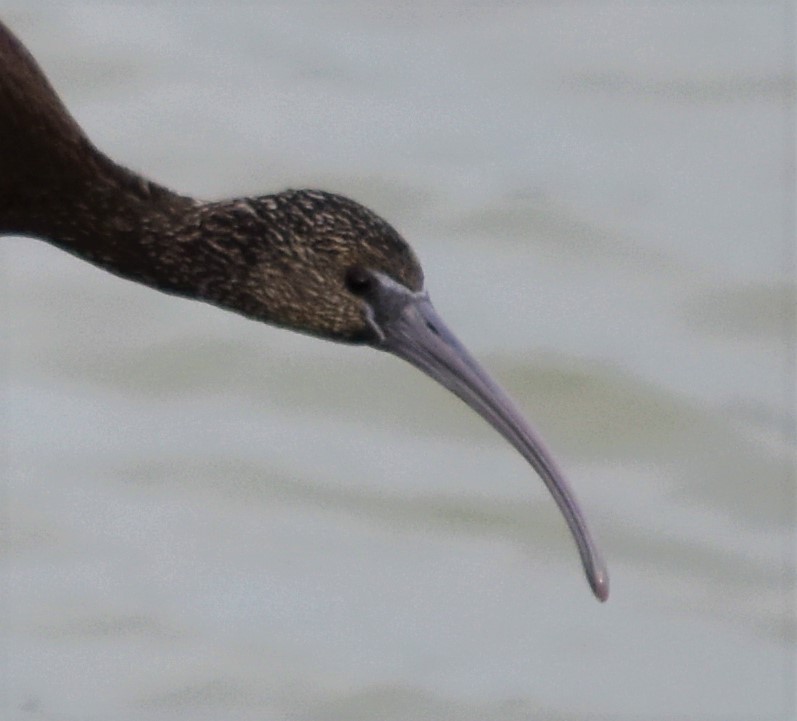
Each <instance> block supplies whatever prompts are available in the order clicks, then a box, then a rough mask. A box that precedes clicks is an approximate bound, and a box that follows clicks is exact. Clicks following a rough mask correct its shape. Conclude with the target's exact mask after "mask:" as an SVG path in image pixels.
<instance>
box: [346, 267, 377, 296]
mask: <svg viewBox="0 0 797 721" xmlns="http://www.w3.org/2000/svg"><path fill="white" fill-rule="evenodd" d="M373 286H374V277H373V276H372V275H371V274H370V273H369V272H368V271H367V270H366V269H365V268H363V267H362V266H359V265H354V266H352V267H351V268H349V269H348V271H346V287H347V288H348V289H349V291H351V292H352V293H353V294H354V295H365V294H366V293H367V292H368V291H369V290H371V289H372V288H373Z"/></svg>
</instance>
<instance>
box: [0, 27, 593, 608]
mask: <svg viewBox="0 0 797 721" xmlns="http://www.w3.org/2000/svg"><path fill="white" fill-rule="evenodd" d="M0 234H17V235H28V236H33V237H36V238H41V239H43V240H46V241H47V242H49V243H51V244H53V245H55V246H58V247H59V248H62V249H64V250H66V251H68V252H69V253H72V254H74V255H77V256H79V257H81V258H83V259H85V260H87V261H89V262H91V263H94V264H95V265H98V266H100V267H101V268H104V269H106V270H108V271H110V272H112V273H115V274H116V275H119V276H122V277H124V278H129V279H130V280H133V281H136V282H139V283H143V284H145V285H148V286H151V287H153V288H157V289H158V290H162V291H165V292H167V293H173V294H176V295H181V296H185V297H188V298H195V299H197V300H202V301H207V302H209V303H213V304H215V305H218V306H221V307H224V308H228V309H230V310H233V311H235V312H237V313H241V314H243V315H245V316H248V317H250V318H254V319H256V320H261V321H265V322H267V323H272V324H275V325H280V326H284V327H287V328H291V329H293V330H297V331H301V332H304V333H310V334H313V335H317V336H320V337H323V338H327V339H329V340H336V341H346V342H357V343H367V344H368V345H371V346H373V347H375V348H378V349H380V350H385V351H388V352H390V353H393V354H394V355H397V356H399V357H401V358H403V359H404V360H407V361H408V362H410V363H412V364H413V365H415V366H416V367H418V368H419V369H421V370H422V371H423V372H424V373H427V374H428V375H430V376H431V377H433V378H434V379H435V380H437V381H438V382H440V383H441V384H442V385H444V386H445V387H447V388H448V389H449V390H451V391H452V392H453V393H455V394H456V395H458V396H459V397H460V398H462V399H463V400H464V401H465V402H466V403H468V405H470V406H471V407H472V408H474V409H475V410H476V411H477V412H478V413H480V414H481V415H482V416H483V417H484V418H485V419H486V420H487V421H488V422H489V423H490V424H491V425H493V426H494V427H495V428H496V429H497V430H498V431H499V432H500V433H501V434H502V435H503V436H504V437H505V438H507V440H509V442H510V443H512V444H513V445H514V446H515V448H517V450H518V451H520V453H521V454H522V455H523V456H524V457H525V458H526V459H527V460H528V461H529V463H530V464H531V465H532V466H533V467H534V468H535V469H536V471H537V472H538V473H539V474H540V476H541V477H542V479H543V481H544V482H545V484H546V485H547V486H548V489H549V490H550V492H551V494H552V495H553V497H554V499H555V500H556V502H557V504H558V505H559V508H560V510H561V511H562V513H563V514H564V516H565V519H566V520H567V522H568V524H569V526H570V530H571V532H572V533H573V536H574V539H575V540H576V543H577V545H578V549H579V553H580V555H581V560H582V563H583V564H584V568H585V571H586V573H587V577H588V580H589V582H590V585H591V586H592V589H593V592H594V593H595V595H596V596H597V597H598V598H600V599H601V600H605V598H606V597H607V595H608V576H607V574H606V570H605V567H604V566H603V562H602V560H601V559H600V556H599V554H598V552H597V550H596V548H595V546H594V544H593V542H592V540H591V538H590V535H589V532H588V530H587V527H586V523H585V521H584V519H583V517H582V515H581V511H580V510H579V508H578V506H577V504H576V502H575V500H574V498H573V497H572V495H571V493H570V490H569V488H568V487H567V484H566V483H565V480H564V477H563V476H562V474H561V472H560V471H559V470H558V468H557V467H556V464H555V463H554V461H553V459H552V458H551V456H550V454H549V453H548V451H547V450H546V449H545V447H544V446H543V444H542V442H541V441H540V440H539V438H538V437H537V436H536V434H535V433H534V431H533V430H532V429H531V428H530V427H529V426H528V424H527V423H526V422H525V421H524V419H523V418H522V416H521V415H520V413H519V411H518V410H517V408H515V406H514V405H513V404H512V402H511V401H510V399H509V398H508V397H507V396H506V394H505V393H504V392H503V391H502V390H501V389H500V388H499V387H498V386H497V384H496V383H495V382H494V381H493V380H492V379H491V378H490V377H489V376H488V375H487V373H486V372H485V371H484V370H483V369H482V368H481V366H480V365H479V364H478V363H477V362H476V361H475V360H474V359H473V358H472V357H471V356H470V355H469V354H468V352H467V351H466V350H465V348H464V347H463V346H462V345H461V344H460V343H459V341H457V339H456V338H455V337H454V335H453V334H452V333H451V331H449V330H448V328H447V327H446V326H445V324H444V323H443V321H442V320H441V319H440V317H439V316H438V315H437V313H436V312H435V310H434V308H433V307H432V305H431V302H430V301H429V297H428V295H427V294H426V292H425V290H424V287H423V286H424V282H423V273H422V271H421V267H420V265H419V263H418V261H417V259H416V257H415V255H414V253H413V252H412V249H411V248H410V247H409V245H408V244H407V243H406V242H405V241H404V240H403V239H402V238H401V236H400V235H399V234H398V233H397V232H396V230H394V229H393V228H392V227H391V226H390V225H389V224H388V223H387V222H385V221H384V220H382V219H381V218H380V217H378V216H377V215H376V214H375V213H373V212H371V211H370V210H368V209H367V208H364V207H363V206H362V205H360V204H358V203H356V202H355V201H353V200H349V199H348V198H345V197H343V196H340V195H334V194H332V193H326V192H323V191H319V190H286V191H284V192H281V193H277V194H274V195H266V196H260V197H253V198H236V199H233V200H226V201H220V202H199V201H196V200H194V199H192V198H189V197H186V196H182V195H179V194H177V193H174V192H172V191H171V190H168V189H167V188H164V187H163V186H161V185H158V184H156V183H153V182H151V181H149V180H147V179H145V178H143V177H142V176H140V175H138V174H136V173H134V172H132V171H130V170H127V169H126V168H123V167H121V166H120V165H117V164H116V163H114V162H113V161H112V160H111V159H109V158H108V157H107V156H105V155H104V154H103V153H102V152H100V151H99V150H98V149H97V148H96V147H95V146H94V145H93V144H92V143H91V141H90V140H89V139H88V138H87V137H86V135H85V134H84V133H83V131H82V130H81V129H80V127H79V126H78V125H77V123H76V122H75V121H74V120H73V119H72V117H71V116H70V115H69V113H68V112H67V110H66V108H65V107H64V105H63V104H62V103H61V101H60V99H59V98H58V96H57V95H56V93H55V91H54V90H53V88H52V87H51V85H50V83H49V82H48V81H47V78H46V77H45V75H44V73H43V72H42V71H41V70H40V68H39V66H38V65H37V64H36V61H35V60H34V59H33V57H32V56H31V55H30V53H28V51H27V50H26V49H25V48H24V46H23V45H22V43H20V42H19V40H17V38H16V37H14V35H13V34H12V33H11V32H10V31H9V30H8V28H7V27H6V26H5V25H3V24H2V22H0Z"/></svg>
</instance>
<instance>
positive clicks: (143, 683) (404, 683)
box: [0, 0, 797, 721]
mask: <svg viewBox="0 0 797 721" xmlns="http://www.w3.org/2000/svg"><path fill="white" fill-rule="evenodd" d="M413 8H415V9H413ZM419 8H420V4H416V5H413V4H401V3H399V4H396V5H395V7H393V8H392V9H388V5H387V4H379V3H377V4H375V5H374V4H371V3H340V4H339V3H335V4H333V3H315V4H304V5H302V4H292V3H291V4H285V5H263V6H262V7H260V6H255V5H254V4H252V5H244V4H241V5H235V4H232V5H230V4H225V5H224V10H222V9H221V6H212V5H192V6H190V9H189V6H187V5H186V6H183V5H174V4H168V5H167V4H163V5H162V4H159V3H146V4H145V5H144V6H142V7H139V6H138V5H135V6H134V5H130V6H126V5H123V4H110V3H108V4H105V3H98V4H94V5H83V4H68V3H61V4H41V5H36V6H35V7H30V4H29V3H27V2H23V1H22V0H11V1H10V2H6V3H5V4H4V6H3V10H2V15H3V17H4V19H5V20H6V21H7V22H8V23H9V24H10V25H11V26H12V27H13V28H15V30H16V31H17V32H18V33H19V35H20V36H21V37H22V38H23V39H24V40H25V42H26V43H27V44H28V46H29V47H30V48H31V49H32V51H33V52H34V54H35V55H36V56H37V57H38V58H39V60H40V62H41V63H42V64H43V66H44V67H45V69H46V71H47V73H48V75H49V76H50V78H51V80H52V82H53V84H54V85H55V86H56V88H58V90H59V92H60V93H61V94H62V96H63V97H64V99H65V101H66V102H67V104H68V105H69V107H70V108H71V109H72V110H73V112H74V113H75V115H76V117H77V118H78V120H79V121H80V123H81V124H82V125H83V126H84V127H85V128H86V130H87V131H88V132H89V134H90V135H91V137H92V138H93V139H94V140H95V142H96V143H97V144H98V145H99V146H100V147H101V148H103V149H104V150H105V151H106V152H108V153H109V154H110V155H112V156H113V157H114V158H117V159H118V160H119V161H121V162H123V163H124V164H126V165H129V166H131V167H133V168H136V169H138V170H141V171H142V172H144V173H146V174H147V175H149V176H152V177H154V178H156V179H158V180H160V181H161V182H163V183H165V184H167V185H170V186H173V187H175V188H179V189H180V190H181V191H184V192H190V193H193V194H195V195H197V196H199V197H207V198H213V197H224V196H232V195H237V194H245V193H266V192H271V191H276V190H279V189H282V188H284V187H289V186H292V187H308V186H309V187H323V188H326V189H329V190H334V191H337V192H341V193H344V194H347V195H350V196H352V197H355V198H357V199H359V200H361V201H362V202H364V203H365V204H367V205H369V206H371V207H373V208H374V209H375V210H377V211H378V212H379V213H380V214H382V215H383V216H385V217H386V218H388V219H389V220H390V221H391V222H392V223H393V224H394V225H395V226H396V227H397V228H399V229H400V231H401V232H402V233H403V234H404V235H405V237H407V238H408V239H409V240H410V242H411V243H412V244H413V245H414V247H415V248H416V250H417V252H418V254H419V255H420V257H421V259H422V261H423V264H424V267H425V271H426V276H427V284H428V287H429V289H430V292H431V294H432V296H433V298H434V299H435V303H436V305H437V307H438V310H439V311H440V312H441V314H442V315H444V316H445V317H446V319H447V320H448V322H449V323H450V325H451V326H452V327H453V328H454V329H455V330H456V331H457V332H458V334H459V335H460V337H461V338H462V339H463V340H464V341H465V342H466V343H467V345H469V346H470V347H471V349H472V350H473V351H474V353H475V354H476V355H478V356H479V357H480V358H481V359H482V360H483V361H484V363H485V365H487V366H488V367H489V368H490V369H492V371H494V373H495V375H496V376H497V377H498V378H499V379H500V380H501V381H502V382H503V383H504V384H505V385H506V386H507V387H508V388H509V390H510V391H511V393H512V395H514V396H515V397H516V398H517V400H518V402H519V404H520V405H521V407H522V408H524V409H526V411H527V412H528V415H529V417H530V418H531V419H532V420H533V421H534V422H535V423H536V425H537V426H538V427H539V429H540V431H541V432H542V433H543V435H544V436H545V437H546V438H547V439H548V441H549V444H550V445H551V446H552V448H554V449H555V452H556V455H557V457H558V458H559V459H560V461H561V464H562V465H563V466H564V467H565V468H566V469H567V470H568V473H569V475H570V477H571V479H572V483H573V485H574V487H575V488H576V490H577V493H578V496H579V497H580V499H581V500H582V503H583V505H584V506H585V508H586V511H587V515H588V517H589V518H590V520H591V525H592V526H593V529H594V531H595V533H596V535H597V537H598V538H599V539H600V541H601V543H602V545H603V547H604V550H605V553H606V556H607V558H608V561H609V564H610V569H611V573H612V597H611V599H610V601H609V602H608V603H607V604H606V605H600V604H598V603H596V602H595V600H594V599H593V598H592V596H591V595H590V593H589V591H588V588H587V586H586V584H585V582H584V580H583V578H582V576H581V571H580V568H579V565H578V560H577V555H576V553H575V549H574V547H573V545H572V542H571V540H570V538H569V536H568V535H567V533H566V530H565V527H564V524H563V522H562V521H561V519H560V517H559V515H558V513H557V511H556V509H555V506H554V504H553V503H552V502H551V500H550V499H549V498H548V496H547V495H546V493H545V491H544V489H543V487H542V484H541V483H540V482H539V480H538V479H537V478H536V477H535V476H534V474H533V473H532V472H531V471H530V470H529V469H528V468H527V467H525V465H524V463H523V462H522V460H521V459H520V458H519V457H517V456H516V454H515V453H514V452H513V451H512V450H511V449H510V448H509V447H508V446H507V445H506V444H505V443H504V442H503V441H502V440H501V439H500V438H499V437H497V436H496V435H495V434H494V433H493V432H492V431H491V430H490V429H489V428H487V427H486V425H485V424H484V423H483V422H481V421H480V420H479V419H478V418H476V417H475V416H474V415H473V414H472V413H470V412H468V411H467V409H465V408H464V406H462V405H461V404H460V403H459V402H458V401H457V400H456V399H454V398H453V397H449V396H448V395H447V394H446V393H445V392H444V391H442V390H440V389H439V388H437V387H436V386H434V385H433V384H432V383H431V382H430V381H428V380H427V379H425V378H423V377H421V376H420V374H418V373H417V372H416V371H414V370H413V369H411V368H410V367H409V366H405V365H404V364H402V363H400V362H399V361H397V360H395V359H393V358H390V357H388V356H386V355H383V354H379V353H376V352H374V351H369V350H364V349H354V348H348V347H343V346H335V345H332V344H328V343H321V342H319V341H317V340H313V339H309V338H304V337H301V336H298V335H293V334H290V333H287V332H285V331H280V330H277V329H274V328H269V327H266V326H262V325H258V324H256V323H253V322H251V321H247V320H244V319H241V318H238V317H236V316H234V315H232V314H229V313H225V312H222V311H220V310H217V309H214V308H211V307H209V306H205V305H201V304H198V303H193V302H189V301H184V300H179V299H174V298H170V297H168V296H165V295H162V294H158V293H155V292H152V291H151V290H148V289H145V288H140V287H137V286H136V285H134V284H131V283H128V282H124V281H122V280H119V279H117V278H115V277H113V276H111V275H109V274H106V273H103V272H101V271H98V270H96V269H94V268H92V267H91V266H89V265H87V264H85V263H83V262H81V261H78V260H75V259H74V258H71V257H70V256H68V255H66V254H64V253H62V252H60V251H58V250H56V249H54V248H52V247H49V246H48V245H46V244H44V243H41V242H38V241H35V240H29V239H22V238H13V239H11V238H4V239H3V241H2V254H3V264H2V291H1V292H2V296H1V298H2V314H0V317H1V318H2V333H3V350H4V373H3V378H4V384H3V409H4V413H3V429H4V439H5V442H4V454H5V461H4V465H3V475H2V481H3V482H2V488H3V491H2V503H3V509H4V512H3V524H2V525H3V528H2V564H3V569H4V570H3V584H2V588H3V597H2V603H3V609H4V610H3V614H2V615H3V623H2V631H3V639H2V647H3V649H4V660H3V663H4V666H5V668H4V671H3V673H2V678H3V687H2V688H3V691H2V693H3V708H4V709H5V711H4V718H8V719H20V720H26V719H31V721H33V720H37V719H42V720H47V721H78V720H80V721H95V720H96V721H100V720H103V721H104V720H107V719H114V721H127V720H128V719H129V720H130V721H133V720H141V719H144V720H149V719H152V720H153V721H159V720H161V719H164V720H165V719H175V720H178V719H180V720H182V719H185V720H186V721H187V720H189V719H190V720H192V721H194V720H205V719H207V720H211V719H259V720H263V719H265V720H270V719H307V720H310V719H328V720H338V719H339V720H341V721H356V720H358V719H362V720H371V719H374V720H379V721H383V720H389V719H402V720H404V719H406V720H407V721H418V720H419V719H452V720H453V719H456V720H457V721H465V720H471V719H472V720H474V721H476V720H483V719H501V720H507V721H512V720H513V719H529V718H535V719H537V718H538V719H546V720H547V719H723V720H726V719H733V720H736V719H739V720H741V719H745V720H750V719H761V720H764V719H766V720H770V719H786V718H794V682H793V677H792V676H793V674H794V671H795V663H794V660H795V659H794V648H795V644H796V643H797V632H796V631H795V622H794V610H793V608H792V604H793V601H794V575H795V561H794V553H793V551H794V548H793V544H794V535H793V528H794V523H795V517H794V493H795V486H794V474H793V466H792V465H791V464H792V459H793V454H794V436H793V428H794V406H793V400H794V394H793V393H794V392H793V378H792V377H791V376H792V371H793V351H794V340H793V333H794V325H793V323H794V298H795V278H794V261H793V258H794V250H793V247H792V241H793V237H792V233H793V229H794V226H793V224H792V223H793V217H794V216H793V212H794V211H793V206H792V200H793V198H792V193H793V186H791V185H790V183H792V182H793V180H792V178H791V177H790V176H789V172H788V169H789V167H793V166H790V165H789V161H788V157H789V153H790V152H791V151H793V148H794V146H793V144H792V142H793V141H792V140H790V132H791V130H792V128H791V121H792V120H793V117H794V113H793V105H794V77H793V74H792V72H793V71H792V68H791V62H792V60H793V54H792V53H793V48H790V46H789V37H788V33H787V32H786V31H784V27H786V26H788V23H790V22H793V17H792V18H789V17H788V13H787V12H786V11H785V10H784V5H783V4H779V3H771V4H767V3H759V4H744V3H739V4H735V5H733V6H732V7H725V6H723V5H721V4H711V3H709V4H699V5H689V4H686V3H684V4H678V3H673V4H670V3H668V4H655V3H654V4H646V5H643V6H642V7H638V6H637V5H635V4H625V3H616V2H611V3H609V2H607V3H602V2H594V3H575V4H557V3H545V4H543V5H541V6H536V4H532V3H525V4H523V3H517V4H514V3H513V4H510V3H507V4H496V3H483V4H481V5H479V4H466V5H462V4H459V3H448V2H441V3H434V4H433V5H432V7H431V9H427V10H420V9H419ZM790 359H791V360H790Z"/></svg>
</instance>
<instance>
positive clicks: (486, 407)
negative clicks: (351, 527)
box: [369, 276, 609, 601]
mask: <svg viewBox="0 0 797 721" xmlns="http://www.w3.org/2000/svg"><path fill="white" fill-rule="evenodd" d="M378 280H379V288H378V289H377V291H376V292H375V293H374V294H373V295H372V297H371V298H370V299H369V308H370V310H371V316H370V318H369V320H370V322H371V325H372V327H373V328H374V330H375V331H376V332H377V334H378V335H379V342H378V343H376V344H375V345H376V347H378V348H381V349H382V350H386V351H388V352H390V353H393V354H395V355H397V356H399V357H400V358H403V359H404V360H406V361H408V362H409V363H412V365H414V366H415V367H416V368H419V369H420V370H422V371H423V372H424V373H426V374H427V375H429V376H431V377H432V378H434V379H435V380H436V381H437V382H438V383H440V384H441V385H443V386H445V387H446V388H448V389H449V390H450V391H451V392H453V393H454V394H456V395H457V396H459V398H461V399H462V400H463V401H465V403H467V404H468V405H469V406H470V407H471V408H473V409H474V410H475V411H476V412H477V413H479V414H480V415H481V416H482V417H483V418H484V419H485V420H486V421H487V422H488V423H489V424H490V425H492V426H493V428H495V429H496V430H497V431H498V432H499V433H500V434H501V435H502V436H503V437H504V438H506V439H507V440H508V441H509V442H510V443H511V444H512V445H513V446H514V447H515V448H516V449H517V450H518V451H519V452H520V453H521V455H522V456H523V457H524V458H525V459H526V460H527V461H528V462H529V463H530V464H531V465H532V467H533V468H534V470H535V471H537V473H538V474H539V475H540V477H541V478H542V480H543V481H544V482H545V485H546V486H547V487H548V490H549V491H550V493H551V495H552V496H553V497H554V500H555V501H556V504H557V505H558V506H559V510H560V511H561V512H562V514H563V515H564V517H565V520H566V521H567V525H568V526H569V528H570V532H571V534H572V535H573V538H574V539H575V542H576V545H577V546H578V552H579V554H580V556H581V562H582V564H583V566H584V572H585V573H586V576H587V580H588V581H589V585H590V587H591V588H592V592H593V593H594V594H595V596H596V597H597V598H598V599H599V600H601V601H605V600H606V599H607V598H608V596H609V576H608V574H607V571H606V566H605V565H604V563H603V559H602V558H601V556H600V553H599V552H598V550H597V548H596V546H595V543H594V542H593V540H592V536H591V535H590V532H589V530H588V528H587V524H586V521H585V520H584V516H583V515H582V513H581V509H580V508H579V506H578V504H577V503H576V500H575V498H574V496H573V494H572V492H571V490H570V488H569V486H568V484H567V481H566V480H565V478H564V476H563V474H562V472H561V471H560V470H559V468H558V467H557V466H556V463H555V462H554V460H553V458H552V457H551V455H550V454H549V452H548V450H547V449H546V447H545V445H544V444H543V442H542V440H541V439H540V437H539V436H538V435H537V434H536V433H535V432H534V430H533V429H532V428H531V426H530V425H529V424H528V423H527V422H526V420H525V419H524V418H523V416H522V415H521V414H520V412H519V411H518V409H517V408H516V407H515V404H514V403H513V402H512V401H511V399H510V398H509V396H508V395H507V394H506V393H505V392H504V391H503V390H502V389H501V387H500V386H499V385H498V384H497V383H496V382H495V381H494V380H493V379H492V378H490V376H489V375H488V374H487V372H486V371H485V370H484V369H483V368H482V367H481V366H480V365H479V363H478V362H477V361H476V360H475V359H474V358H473V357H472V356H471V355H470V353H468V351H467V350H466V349H465V347H464V346H463V345H462V344H461V343H460V342H459V341H458V340H457V338H456V337H455V336H454V334H453V333H452V332H451V331H450V330H449V329H448V328H447V327H446V325H445V323H443V321H442V320H441V319H440V317H439V316H438V315H437V312H436V311H435V309H434V307H433V306H432V304H431V302H430V301H429V297H428V295H427V294H426V293H412V292H410V291H409V290H407V289H406V288H404V287H403V286H400V285H398V284H397V283H394V282H393V281H392V280H390V279H388V278H385V277H384V276H380V277H379V279H378Z"/></svg>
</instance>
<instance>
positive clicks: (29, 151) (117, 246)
mask: <svg viewBox="0 0 797 721" xmlns="http://www.w3.org/2000/svg"><path fill="white" fill-rule="evenodd" d="M198 208H199V204H198V203H196V201H194V200H192V199H191V198H187V197H184V196H180V195H178V194H176V193H173V192H172V191H170V190H168V189H166V188H164V187H162V186H160V185H157V184H155V183H152V182H150V181H148V180H146V179H145V178H143V177H141V176H140V175H137V174H136V173H133V172H131V171H129V170H127V169H126V168H123V167H122V166H120V165H117V164H116V163H114V162H113V161H112V160H110V159H109V158H108V157H107V156H105V155H104V154H103V153H101V152H100V151H99V150H98V149H97V148H96V147H95V146H94V145H93V144H92V143H91V141H90V140H89V139H88V137H87V136H86V135H85V133H84V132H83V131H82V130H81V128H80V127H79V126H78V124H77V123H76V122H75V120H74V119H73V118H72V116H71V115H70V114H69V112H68V111H67V109H66V108H65V106H64V105H63V103H62V102H61V100H60V98H59V97H58V95H57V94H56V92H55V91H54V90H53V88H52V86H51V85H50V83H49V82H48V80H47V78H46V77H45V75H44V73H43V72H42V71H41V69H40V68H39V66H38V64H37V63H36V61H35V60H34V59H33V57H32V56H31V55H30V53H29V52H28V51H27V50H26V49H25V47H24V46H23V45H22V43H20V42H19V40H17V38H16V37H15V36H14V35H13V34H12V33H11V32H10V31H9V30H8V29H7V28H6V27H5V26H4V25H3V24H2V22H0V234H17V235H28V236H34V237H37V238H41V239H43V240H46V241H48V242H49V243H52V244H53V245H56V246H58V247H60V248H62V249H64V250H66V251H68V252H70V253H72V254H74V255H77V256H79V257H81V258H84V259H85V260H88V261H89V262H91V263H94V264H95V265H99V266H101V267H103V268H105V269H106V270H109V271H111V272H113V273H115V274H117V275H121V276H124V277H127V278H131V279H133V280H137V281H139V282H142V283H145V284H147V285H150V286H153V287H156V288H159V289H161V290H166V291H169V292H174V293H182V294H186V295H187V294H193V295H195V292H192V293H189V292H188V290H189V287H191V286H192V285H193V287H194V288H195V283H188V281H189V280H190V279H189V278H187V277H186V276H188V275H190V271H191V268H190V267H189V266H190V260H189V263H186V257H188V258H189V259H190V257H191V256H190V254H187V256H186V254H185V253H179V254H178V253H175V252H173V251H172V252H169V246H170V245H172V246H173V245H174V243H175V239H176V238H180V237H184V238H186V239H189V238H190V235H191V233H190V228H191V227H192V226H196V224H197V223H198V222H199V220H198ZM153 259H157V262H153Z"/></svg>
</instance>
